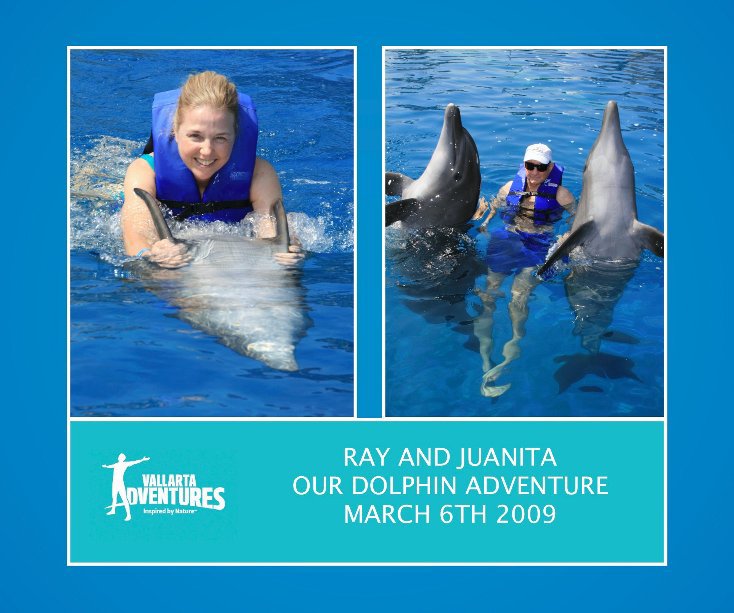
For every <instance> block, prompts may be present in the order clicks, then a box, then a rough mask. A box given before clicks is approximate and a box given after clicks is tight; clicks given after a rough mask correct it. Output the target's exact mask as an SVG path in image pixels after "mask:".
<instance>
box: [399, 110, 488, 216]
mask: <svg viewBox="0 0 734 613" xmlns="http://www.w3.org/2000/svg"><path fill="white" fill-rule="evenodd" d="M481 183H482V177H481V175H480V172H479V154H478V153H477V146H476V144H475V143H474V139H473V138H472V137H471V134H469V132H468V131H467V130H466V128H464V126H463V125H462V123H461V113H460V111H459V107H458V106H456V105H454V104H449V105H448V106H447V107H446V111H445V113H444V119H443V128H442V129H441V136H440V137H439V139H438V144H437V145H436V148H435V150H434V151H433V155H432V156H431V161H430V162H428V166H426V169H425V170H424V171H423V174H422V175H421V176H420V178H418V179H417V180H415V181H414V180H413V179H411V178H410V177H407V176H405V175H402V174H400V173H397V172H388V173H386V174H385V193H386V194H387V195H388V196H402V200H398V201H397V202H391V203H390V204H388V205H387V207H386V208H385V225H386V226H389V225H391V224H393V223H395V222H396V221H401V222H402V223H403V225H404V226H406V227H409V228H430V227H446V226H458V225H461V224H463V223H466V222H467V221H469V219H471V217H472V215H474V212H475V211H476V208H477V202H478V200H479V189H480V186H481Z"/></svg>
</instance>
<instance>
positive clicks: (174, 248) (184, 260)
mask: <svg viewBox="0 0 734 613" xmlns="http://www.w3.org/2000/svg"><path fill="white" fill-rule="evenodd" d="M136 187H138V188H140V189H144V190H145V191H146V192H148V193H150V194H151V195H153V196H155V173H154V172H153V169H152V168H151V167H150V165H149V164H148V162H146V161H145V160H143V159H142V158H138V159H137V160H134V161H133V162H132V163H131V164H130V166H128V168H127V173H126V174H125V184H124V193H125V202H124V203H123V205H122V210H121V211H120V225H121V226H122V240H123V243H124V245H125V253H127V254H128V255H139V256H143V257H146V258H148V259H149V260H150V261H152V262H155V263H156V264H158V265H159V266H162V267H163V268H179V267H181V266H184V265H185V264H188V263H189V261H190V260H191V256H190V255H189V254H188V253H187V252H186V245H184V244H183V243H172V242H171V241H169V240H167V239H165V240H159V239H158V234H157V233H156V231H155V226H154V225H153V219H152V218H151V216H150V213H149V212H148V207H147V206H146V205H145V203H144V202H143V200H142V199H141V198H140V197H139V196H138V195H137V194H136V193H135V192H134V191H133V190H134V189H135V188H136Z"/></svg>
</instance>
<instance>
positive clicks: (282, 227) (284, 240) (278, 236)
mask: <svg viewBox="0 0 734 613" xmlns="http://www.w3.org/2000/svg"><path fill="white" fill-rule="evenodd" d="M273 215H275V236H274V237H273V239H272V241H273V245H275V247H276V250H277V251H279V252H287V251H288V246H289V245H290V235H289V233H288V218H287V217H286V214H285V208H284V207H283V201H282V200H281V199H280V198H278V200H276V202H275V204H274V205H273Z"/></svg>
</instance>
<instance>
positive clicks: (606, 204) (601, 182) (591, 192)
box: [580, 100, 637, 221]
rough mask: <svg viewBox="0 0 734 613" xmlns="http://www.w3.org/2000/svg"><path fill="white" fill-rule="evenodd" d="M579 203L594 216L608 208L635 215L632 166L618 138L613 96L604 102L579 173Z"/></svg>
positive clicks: (617, 117) (618, 130)
mask: <svg viewBox="0 0 734 613" xmlns="http://www.w3.org/2000/svg"><path fill="white" fill-rule="evenodd" d="M583 184H584V187H583V193H582V202H581V203H580V206H582V207H583V208H584V209H587V208H588V210H585V211H584V213H585V214H587V215H591V216H594V217H599V215H600V214H602V213H603V212H606V211H607V210H609V209H610V208H611V209H612V210H614V214H615V215H617V216H622V217H623V218H625V220H626V221H628V220H629V217H630V216H636V214H637V207H636V205H635V169H634V167H633V165H632V159H631V158H630V154H629V152H628V151H627V147H626V146H625V144H624V140H623V139H622V128H621V124H620V121H619V108H618V107H617V103H616V102H615V101H614V100H610V101H609V102H608V103H607V106H606V109H605V110H604V118H603V119H602V123H601V130H599V135H598V136H597V137H596V141H594V145H593V146H592V148H591V151H590V152H589V157H588V158H587V159H586V165H585V166H584V175H583Z"/></svg>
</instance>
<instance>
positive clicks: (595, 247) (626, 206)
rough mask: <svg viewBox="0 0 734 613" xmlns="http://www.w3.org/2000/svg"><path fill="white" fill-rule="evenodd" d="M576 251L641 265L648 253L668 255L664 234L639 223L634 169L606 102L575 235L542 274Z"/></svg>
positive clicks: (588, 162) (586, 171)
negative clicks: (664, 250)
mask: <svg viewBox="0 0 734 613" xmlns="http://www.w3.org/2000/svg"><path fill="white" fill-rule="evenodd" d="M576 247H581V248H582V250H583V253H584V255H585V256H586V258H588V259H590V260H593V261H600V260H601V261H605V262H612V261H634V262H637V261H639V259H640V254H641V252H642V250H643V249H645V248H647V249H649V250H650V251H652V252H653V253H654V254H655V255H657V256H660V257H662V256H663V249H664V238H663V234H662V233H661V232H660V231H659V230H656V229H655V228H653V227H651V226H648V225H646V224H644V223H641V222H640V221H638V220H637V202H636V200H635V169H634V167H633V166H632V160H631V158H630V154H629V152H628V151H627V147H625V144H624V141H623V140H622V129H621V126H620V123H619V109H618V108H617V103H616V102H614V100H610V101H609V102H608V103H607V106H606V109H605V110H604V118H603V119H602V124H601V130H600V131H599V136H597V138H596V141H595V142H594V146H593V147H592V148H591V152H590V153H589V157H588V158H587V159H586V166H584V174H583V187H582V190H581V198H580V199H579V206H578V210H577V211H576V217H575V219H574V221H573V226H572V227H571V233H570V234H569V235H568V236H567V237H566V238H565V239H564V241H563V242H562V243H561V244H560V245H559V246H558V248H557V249H556V250H555V251H553V253H551V254H550V256H549V257H548V259H547V260H546V262H545V263H544V264H543V265H542V266H541V267H540V269H539V270H538V275H542V274H544V273H545V272H546V271H547V270H548V269H549V268H550V267H551V266H553V264H554V263H555V262H557V261H558V260H559V259H560V258H562V257H564V256H567V255H568V254H569V253H570V252H571V251H572V250H573V249H575V248H576Z"/></svg>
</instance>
